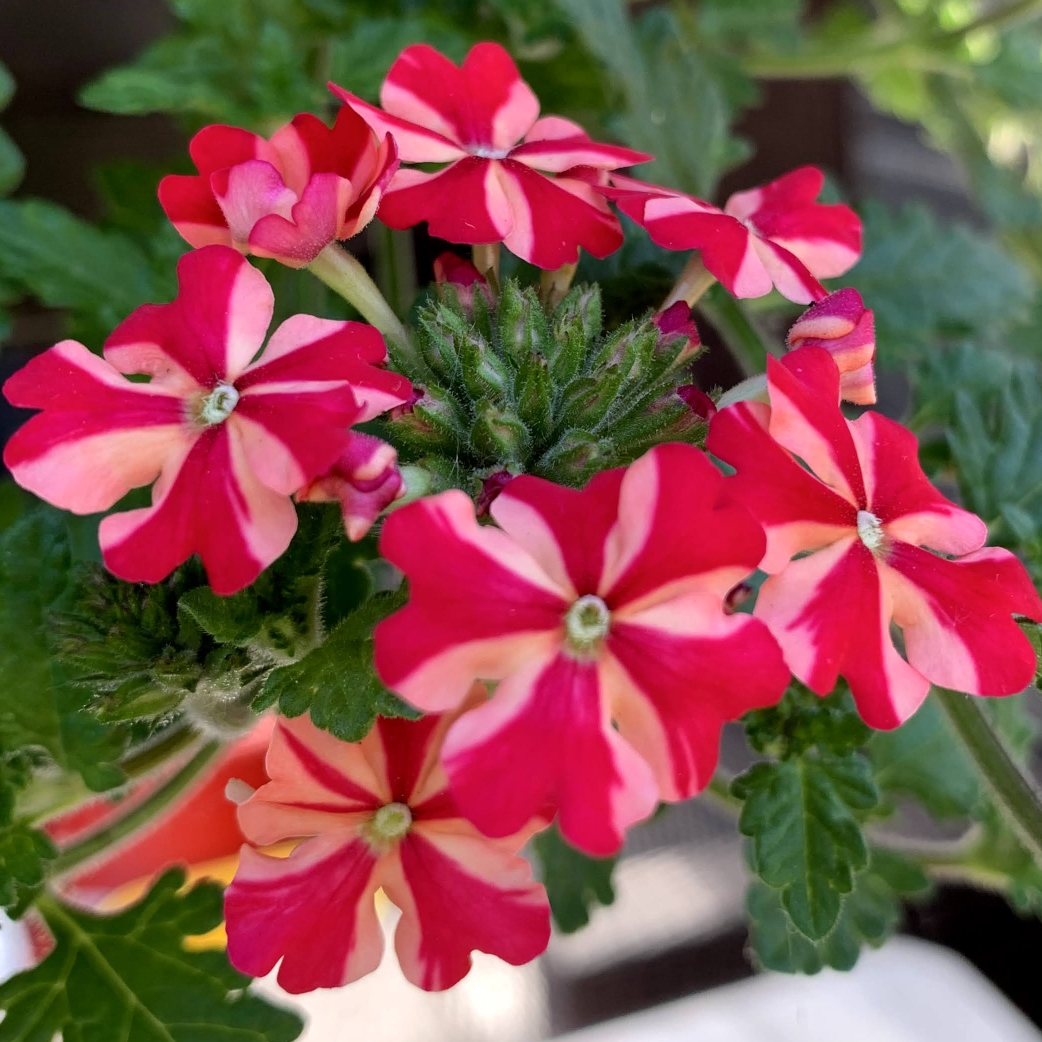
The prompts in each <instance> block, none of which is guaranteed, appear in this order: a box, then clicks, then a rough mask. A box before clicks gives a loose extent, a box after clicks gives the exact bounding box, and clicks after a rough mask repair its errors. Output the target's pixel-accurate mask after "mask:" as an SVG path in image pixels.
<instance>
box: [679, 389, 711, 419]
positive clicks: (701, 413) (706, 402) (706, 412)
mask: <svg viewBox="0 0 1042 1042" xmlns="http://www.w3.org/2000/svg"><path fill="white" fill-rule="evenodd" d="M677 394H678V395H679V396H680V397H681V398H683V400H684V401H685V402H687V404H688V406H689V408H690V409H691V411H692V412H693V413H694V414H695V415H696V416H698V417H699V418H700V419H703V420H705V421H706V422H707V423H708V422H709V421H710V420H711V419H712V418H713V417H714V416H715V415H716V403H715V402H714V401H713V399H712V398H710V397H709V395H708V394H706V393H705V391H703V390H702V389H701V388H700V387H696V386H695V385H694V384H684V386H683V387H678V388H677Z"/></svg>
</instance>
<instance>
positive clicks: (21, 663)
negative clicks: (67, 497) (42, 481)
mask: <svg viewBox="0 0 1042 1042" xmlns="http://www.w3.org/2000/svg"><path fill="white" fill-rule="evenodd" d="M71 567H72V558H71V553H70V540H69V534H68V530H67V528H66V522H65V518H64V516H63V515H62V514H61V513H59V512H58V511H56V510H51V509H50V508H38V509H37V510H35V511H34V512H32V513H30V514H28V515H26V516H25V517H23V518H21V519H20V520H19V521H17V522H15V524H13V525H12V526H11V527H9V528H8V529H6V530H5V531H4V532H3V533H2V534H0V746H2V747H3V748H4V749H10V750H17V749H21V748H23V747H27V746H29V747H39V748H42V749H44V750H46V751H47V753H48V754H49V755H50V756H51V758H52V759H53V760H54V761H55V762H56V763H57V764H58V765H59V766H61V767H64V768H66V769H68V770H72V771H78V772H79V773H80V774H81V775H82V777H83V780H84V781H85V782H86V783H87V785H89V786H90V787H91V788H94V789H98V790H101V789H107V788H111V787H112V786H113V785H118V784H119V783H120V782H121V781H122V780H123V774H122V771H120V770H119V768H118V767H117V766H116V765H115V761H116V760H118V758H119V756H120V755H121V753H122V750H123V746H124V744H125V742H126V735H125V733H124V732H123V731H122V730H120V729H118V728H110V727H106V726H105V725H104V724H102V723H101V722H99V721H98V720H96V719H94V718H93V717H91V716H89V715H88V714H87V713H86V712H84V703H85V695H84V693H83V692H82V691H81V690H79V689H78V688H77V687H76V686H75V685H73V684H71V683H70V678H69V676H68V674H67V673H66V671H65V670H64V668H63V666H62V664H61V663H60V662H59V661H58V658H57V654H56V651H57V649H56V647H55V646H54V645H55V634H54V631H53V627H52V618H51V613H52V612H53V611H54V610H55V609H56V608H57V606H58V605H59V603H60V600H61V598H62V597H63V595H64V594H65V593H66V591H67V589H68V587H69V583H70V569H71Z"/></svg>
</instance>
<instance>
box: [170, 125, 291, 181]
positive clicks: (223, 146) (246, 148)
mask: <svg viewBox="0 0 1042 1042" xmlns="http://www.w3.org/2000/svg"><path fill="white" fill-rule="evenodd" d="M188 152H189V154H190V155H191V157H192V162H194V163H195V167H196V169H197V170H198V171H199V173H200V174H201V175H202V176H203V177H205V178H208V177H209V176H210V174H212V173H213V172H214V171H215V170H223V169H225V168H226V167H229V166H237V165H238V164H239V163H247V162H249V161H250V160H251V159H261V160H263V161H264V162H266V163H271V164H273V165H277V163H278V154H277V153H276V151H275V150H274V149H273V148H272V147H271V145H269V144H268V142H267V141H265V140H264V138H262V137H260V136H259V135H257V134H253V133H251V132H250V131H248V130H241V129H240V128H239V127H229V126H224V125H222V124H214V125H212V126H209V127H203V129H202V130H200V131H199V132H198V133H197V134H196V135H195V137H193V138H192V140H191V141H190V142H189V143H188Z"/></svg>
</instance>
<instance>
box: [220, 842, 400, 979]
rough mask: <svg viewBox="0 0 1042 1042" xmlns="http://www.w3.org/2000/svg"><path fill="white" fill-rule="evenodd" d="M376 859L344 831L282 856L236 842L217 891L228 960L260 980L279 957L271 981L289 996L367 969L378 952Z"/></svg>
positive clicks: (380, 942)
mask: <svg viewBox="0 0 1042 1042" xmlns="http://www.w3.org/2000/svg"><path fill="white" fill-rule="evenodd" d="M376 864H377V859H376V856H375V855H374V853H373V851H372V850H371V848H370V847H369V845H368V844H367V843H366V842H364V841H363V840H361V839H358V838H356V837H355V836H354V834H353V833H352V832H349V831H348V832H341V833H330V834H329V835H326V836H321V837H319V838H317V839H308V840H305V841H304V842H303V843H301V844H300V845H299V846H298V847H297V848H296V850H294V851H293V853H292V854H290V856H289V857H287V858H276V857H268V856H267V855H265V854H260V853H258V852H257V851H255V850H252V849H251V848H250V847H243V849H242V852H241V854H240V855H239V867H238V870H237V871H236V873H235V878H234V879H233V880H232V883H231V885H230V886H229V887H228V889H227V890H226V891H225V894H224V918H225V924H226V927H227V930H228V958H229V959H230V960H231V963H232V965H233V966H235V967H236V969H238V970H240V971H242V972H243V973H247V974H249V975H250V976H253V977H263V976H265V975H266V974H268V973H270V972H271V971H272V969H274V967H275V964H276V963H277V962H278V961H279V959H280V958H281V959H282V966H281V967H280V968H279V975H278V981H279V984H280V985H281V986H282V987H283V988H284V989H285V990H286V991H288V992H290V993H291V994H294V995H299V994H301V993H303V992H307V991H313V990H314V989H315V988H335V987H339V986H340V985H342V984H347V983H349V982H350V981H354V980H358V978H359V977H363V976H365V975H366V974H367V973H371V972H372V971H373V970H375V969H376V967H377V966H378V965H379V964H380V957H381V955H382V953H383V931H382V930H381V928H380V922H379V920H378V919H377V917H376V910H375V905H374V898H375V894H376V890H377V888H378V887H379V882H378V880H377V878H376V876H375V875H374V870H375V868H376Z"/></svg>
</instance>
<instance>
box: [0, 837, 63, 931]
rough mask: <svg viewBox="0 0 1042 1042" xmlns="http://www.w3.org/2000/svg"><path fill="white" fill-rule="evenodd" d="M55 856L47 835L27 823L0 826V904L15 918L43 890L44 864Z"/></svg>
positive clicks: (45, 871) (53, 847) (45, 872)
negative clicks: (0, 827)
mask: <svg viewBox="0 0 1042 1042" xmlns="http://www.w3.org/2000/svg"><path fill="white" fill-rule="evenodd" d="M57 856H58V851H57V849H56V848H55V846H54V844H53V843H52V842H51V840H50V838H49V837H48V836H47V835H46V834H44V833H43V832H40V831H39V830H37V829H34V828H33V827H32V826H31V825H29V823H28V822H24V821H16V822H12V823H11V824H10V825H6V826H4V828H3V829H0V906H2V907H3V909H4V911H5V912H7V914H8V915H9V916H11V918H13V919H17V918H18V917H19V916H20V915H21V914H22V913H23V912H24V911H25V910H26V909H27V908H28V907H29V905H30V904H32V902H33V901H34V900H35V898H36V895H37V894H38V893H39V892H40V891H41V890H42V889H43V884H44V880H45V879H46V878H47V863H48V862H49V861H51V860H53V859H54V858H56V857H57Z"/></svg>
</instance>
